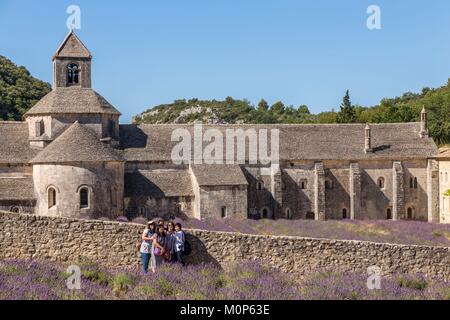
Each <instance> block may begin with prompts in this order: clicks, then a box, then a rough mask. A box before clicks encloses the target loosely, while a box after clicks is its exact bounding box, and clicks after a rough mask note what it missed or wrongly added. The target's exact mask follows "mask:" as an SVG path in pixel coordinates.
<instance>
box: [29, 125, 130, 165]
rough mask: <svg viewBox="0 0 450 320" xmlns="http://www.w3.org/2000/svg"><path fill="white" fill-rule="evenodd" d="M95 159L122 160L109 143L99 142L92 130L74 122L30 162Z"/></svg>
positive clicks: (95, 160)
mask: <svg viewBox="0 0 450 320" xmlns="http://www.w3.org/2000/svg"><path fill="white" fill-rule="evenodd" d="M97 161H101V162H107V161H124V159H123V158H122V157H121V156H120V155H119V154H118V153H117V152H116V151H115V150H114V149H113V148H111V147H110V146H109V145H107V144H105V143H103V142H101V141H100V140H99V138H98V137H97V136H96V135H95V133H94V132H92V131H91V130H90V129H88V128H87V127H85V126H83V125H81V124H79V123H78V122H75V123H74V124H73V125H72V126H70V127H69V128H68V129H67V130H66V131H64V132H63V133H62V134H61V135H60V136H59V137H58V138H57V139H56V140H55V141H53V142H52V143H50V144H49V145H48V146H47V147H46V148H45V149H44V150H42V151H41V152H40V153H39V154H38V155H37V156H36V157H35V158H33V159H32V160H31V161H30V163H32V164H37V163H71V162H97Z"/></svg>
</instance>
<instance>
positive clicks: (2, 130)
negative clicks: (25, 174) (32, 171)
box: [0, 121, 38, 163]
mask: <svg viewBox="0 0 450 320" xmlns="http://www.w3.org/2000/svg"><path fill="white" fill-rule="evenodd" d="M37 153H38V151H37V150H34V149H32V148H30V142H29V141H28V124H27V123H26V122H19V121H0V163H28V161H30V160H31V159H32V158H33V157H34V156H35V155H36V154H37Z"/></svg>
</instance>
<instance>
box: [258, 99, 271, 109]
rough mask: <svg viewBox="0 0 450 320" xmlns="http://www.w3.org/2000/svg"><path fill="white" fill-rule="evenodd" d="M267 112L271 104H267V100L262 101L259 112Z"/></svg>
mask: <svg viewBox="0 0 450 320" xmlns="http://www.w3.org/2000/svg"><path fill="white" fill-rule="evenodd" d="M267 110H269V104H268V103H267V101H266V100H264V99H261V100H260V101H259V103H258V111H260V112H266V111H267Z"/></svg>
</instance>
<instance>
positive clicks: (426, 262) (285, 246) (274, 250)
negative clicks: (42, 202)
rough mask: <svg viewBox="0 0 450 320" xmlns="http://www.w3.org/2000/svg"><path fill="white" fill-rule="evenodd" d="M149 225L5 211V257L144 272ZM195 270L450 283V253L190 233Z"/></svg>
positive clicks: (1, 235) (0, 226)
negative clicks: (140, 246)
mask: <svg viewBox="0 0 450 320" xmlns="http://www.w3.org/2000/svg"><path fill="white" fill-rule="evenodd" d="M142 230H143V226H142V225H136V224H127V223H118V222H105V221H88V220H77V219H67V218H54V217H39V216H33V215H22V214H15V213H6V212H0V258H18V259H49V260H55V261H70V262H76V261H77V260H78V259H79V258H80V257H87V258H90V259H93V260H95V261H97V262H99V263H100V264H102V265H105V266H108V267H117V266H131V267H133V266H137V265H138V264H139V255H138V253H137V252H136V249H135V244H136V241H138V240H139V239H140V236H141V233H142ZM187 233H188V239H189V241H190V242H191V244H192V248H193V254H192V255H191V256H189V257H188V260H189V261H190V262H192V263H198V262H213V263H216V264H219V265H222V266H225V265H227V263H229V262H233V261H238V260H240V259H250V260H253V259H258V260H260V261H263V263H267V264H269V265H271V266H273V267H275V268H278V269H280V270H282V271H286V272H291V273H295V274H298V275H302V274H306V273H308V272H316V271H318V270H325V269H329V270H332V271H337V272H345V271H359V272H366V271H367V268H368V267H369V266H373V265H376V266H378V267H380V268H381V269H382V273H383V274H392V273H396V272H400V273H421V274H424V275H426V276H429V277H439V278H444V279H446V280H447V281H450V248H448V247H428V246H412V245H411V246H408V245H394V244H379V243H372V242H364V241H342V240H325V239H308V238H298V237H275V236H263V235H245V234H237V233H226V232H212V231H200V230H189V231H187Z"/></svg>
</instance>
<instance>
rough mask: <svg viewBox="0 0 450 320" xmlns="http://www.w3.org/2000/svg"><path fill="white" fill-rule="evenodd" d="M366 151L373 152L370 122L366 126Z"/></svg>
mask: <svg viewBox="0 0 450 320" xmlns="http://www.w3.org/2000/svg"><path fill="white" fill-rule="evenodd" d="M364 132H365V134H364V136H365V139H364V152H365V153H370V152H372V151H373V150H372V133H371V130H370V127H369V124H366V128H365V129H364Z"/></svg>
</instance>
